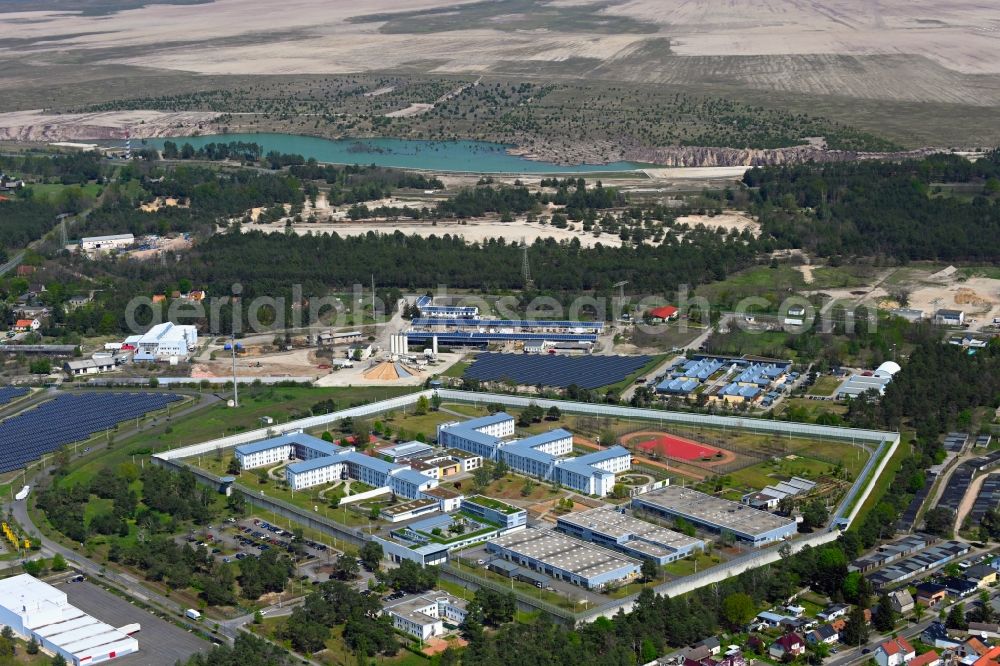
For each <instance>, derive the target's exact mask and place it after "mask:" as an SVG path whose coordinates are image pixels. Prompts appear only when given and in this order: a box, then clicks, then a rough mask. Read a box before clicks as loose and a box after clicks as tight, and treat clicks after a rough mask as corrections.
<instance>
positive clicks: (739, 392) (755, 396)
mask: <svg viewBox="0 0 1000 666" xmlns="http://www.w3.org/2000/svg"><path fill="white" fill-rule="evenodd" d="M761 395H762V391H761V390H760V388H759V387H757V386H741V385H740V384H737V383H736V382H733V383H732V384H727V385H726V387H725V388H724V389H722V390H721V391H719V392H718V393H716V394H715V395H713V396H710V399H711V398H714V399H716V400H721V401H723V402H728V403H734V404H742V403H753V402H757V401H758V400H760V397H761Z"/></svg>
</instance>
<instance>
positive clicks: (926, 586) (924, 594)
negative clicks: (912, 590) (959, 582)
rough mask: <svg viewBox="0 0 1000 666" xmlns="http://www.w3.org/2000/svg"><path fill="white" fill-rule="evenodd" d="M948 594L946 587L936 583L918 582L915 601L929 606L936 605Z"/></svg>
mask: <svg viewBox="0 0 1000 666" xmlns="http://www.w3.org/2000/svg"><path fill="white" fill-rule="evenodd" d="M947 596H948V588H946V587H945V586H944V585H938V584H937V583H920V584H919V585H917V598H916V602H917V603H918V604H920V605H922V606H927V607H929V608H931V607H934V606H937V605H938V604H939V603H941V602H942V601H944V599H945V597H947Z"/></svg>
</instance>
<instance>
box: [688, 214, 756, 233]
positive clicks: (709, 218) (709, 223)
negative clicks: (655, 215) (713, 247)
mask: <svg viewBox="0 0 1000 666" xmlns="http://www.w3.org/2000/svg"><path fill="white" fill-rule="evenodd" d="M677 223H678V224H687V225H689V226H691V227H697V226H698V225H699V224H700V225H703V226H705V227H707V228H709V229H725V230H726V232H727V233H728V232H729V231H732V230H734V229H735V230H736V231H738V232H740V233H742V232H743V231H744V230H747V229H749V230H750V233H751V234H753V235H754V236H760V225H759V224H757V221H756V220H754V219H753V218H752V217H750V215H748V214H747V213H745V212H743V211H739V210H725V211H722V214H721V215H682V216H681V217H678V218H677Z"/></svg>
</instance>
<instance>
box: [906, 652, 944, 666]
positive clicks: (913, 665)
mask: <svg viewBox="0 0 1000 666" xmlns="http://www.w3.org/2000/svg"><path fill="white" fill-rule="evenodd" d="M909 666H941V655H939V654H938V653H937V652H935V651H934V650H928V651H927V652H924V653H923V654H921V655H917V656H916V657H914V658H913V659H911V660H910V663H909Z"/></svg>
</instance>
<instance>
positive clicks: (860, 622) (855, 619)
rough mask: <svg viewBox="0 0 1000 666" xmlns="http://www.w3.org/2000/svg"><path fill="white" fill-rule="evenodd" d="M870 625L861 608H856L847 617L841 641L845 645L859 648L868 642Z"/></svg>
mask: <svg viewBox="0 0 1000 666" xmlns="http://www.w3.org/2000/svg"><path fill="white" fill-rule="evenodd" d="M868 633H869V630H868V624H867V623H866V622H865V611H864V609H863V608H862V607H861V606H854V607H853V608H852V609H851V612H850V614H848V616H847V623H846V624H845V625H844V631H843V632H841V640H842V641H843V642H844V644H845V645H853V646H858V645H862V644H864V643H867V642H868Z"/></svg>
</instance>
